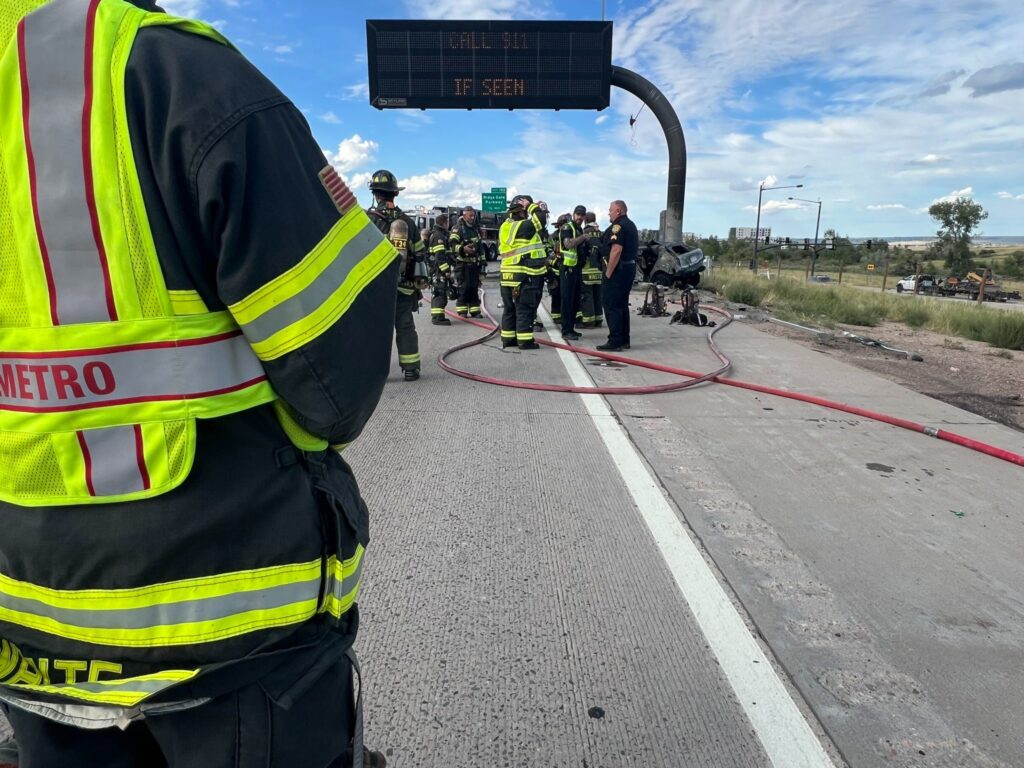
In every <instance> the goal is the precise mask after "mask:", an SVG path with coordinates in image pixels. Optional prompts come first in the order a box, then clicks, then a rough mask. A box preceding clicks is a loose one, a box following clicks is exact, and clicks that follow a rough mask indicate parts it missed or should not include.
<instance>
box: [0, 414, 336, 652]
mask: <svg viewBox="0 0 1024 768" xmlns="http://www.w3.org/2000/svg"><path fill="white" fill-rule="evenodd" d="M129 429H130V427H129ZM346 581H348V580H347V579H346ZM353 586H355V585H353ZM241 588H242V587H241V586H239V589H241ZM319 594H320V576H319V574H318V575H317V576H316V577H315V578H311V579H307V580H306V581H300V582H295V583H292V584H282V585H280V586H276V587H267V588H266V589H260V590H253V591H248V592H233V593H230V594H227V595H221V596H218V597H207V598H200V599H198V600H183V601H180V602H176V603H167V604H165V605H149V606H146V607H142V608H125V609H123V610H94V609H88V610H74V609H71V608H59V607H56V606H53V605H47V604H46V603H43V602H40V601H38V600H32V599H30V598H26V597H15V596H13V595H9V594H6V593H4V592H3V591H0V608H6V609H9V610H12V611H18V612H19V613H26V614H29V615H30V616H42V617H44V618H47V619H53V620H54V621H59V622H60V623H61V624H65V625H67V626H71V627H80V628H82V629H147V628H150V627H155V628H157V629H158V630H160V632H161V633H163V632H164V631H165V629H166V628H167V627H173V626H178V625H181V624H190V623H194V622H202V621H216V620H218V619H226V618H229V617H231V616H238V615H239V614H243V613H247V612H249V611H264V610H274V609H278V608H284V607H286V606H289V605H294V604H296V603H303V602H311V603H314V605H312V607H311V608H310V610H309V613H310V614H312V613H313V611H315V610H316V606H315V601H316V599H317V596H318V595H319ZM183 631H185V632H189V633H191V632H194V629H193V628H188V627H186V628H185V629H184V630H183ZM171 634H173V632H172V633H171Z"/></svg>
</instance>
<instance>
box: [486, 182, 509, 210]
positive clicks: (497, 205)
mask: <svg viewBox="0 0 1024 768" xmlns="http://www.w3.org/2000/svg"><path fill="white" fill-rule="evenodd" d="M505 193H506V189H505V187H491V191H490V192H484V193H483V194H481V195H480V203H481V204H480V209H481V210H483V211H488V212H490V213H504V212H505V210H506V209H507V208H508V201H507V200H506V199H505Z"/></svg>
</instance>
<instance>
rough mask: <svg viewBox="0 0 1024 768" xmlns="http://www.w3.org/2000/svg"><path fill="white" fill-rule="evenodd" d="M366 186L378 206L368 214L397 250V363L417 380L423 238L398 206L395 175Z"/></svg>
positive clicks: (376, 177)
mask: <svg viewBox="0 0 1024 768" xmlns="http://www.w3.org/2000/svg"><path fill="white" fill-rule="evenodd" d="M367 186H369V188H370V191H371V192H373V199H374V202H375V203H376V205H375V206H374V207H373V208H370V209H369V210H367V213H369V214H370V219H371V220H372V221H373V223H374V224H376V225H377V229H379V230H380V231H381V232H383V233H384V236H385V237H386V238H388V240H390V241H391V244H392V245H393V246H395V250H396V251H398V256H399V267H398V275H399V277H398V301H397V303H396V304H395V346H397V347H398V364H399V366H401V368H402V371H403V373H404V375H405V380H406V381H416V380H417V379H418V378H419V377H420V340H419V336H418V335H417V334H416V322H415V320H413V317H412V314H413V312H418V311H419V308H420V299H421V298H423V294H422V293H421V290H422V289H423V288H426V287H427V271H426V264H425V263H424V247H423V237H422V236H421V235H420V230H419V228H418V227H417V226H416V223H415V222H414V221H413V220H412V219H410V218H409V217H408V216H406V215H405V213H403V212H402V209H401V208H399V207H398V206H397V205H395V198H396V197H398V193H399V192H400V191H401V190H403V189H404V187H400V186H398V179H397V178H395V174H393V173H392V172H391V171H387V170H383V169H381V170H379V171H377V172H375V173H374V174H373V178H371V179H370V182H369V184H368V185H367Z"/></svg>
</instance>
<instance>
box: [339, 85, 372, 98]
mask: <svg viewBox="0 0 1024 768" xmlns="http://www.w3.org/2000/svg"><path fill="white" fill-rule="evenodd" d="M341 98H342V99H344V100H345V101H354V100H356V99H368V98H370V84H369V83H367V82H366V81H363V82H361V83H352V85H346V86H345V93H344V94H343V95H342V97H341Z"/></svg>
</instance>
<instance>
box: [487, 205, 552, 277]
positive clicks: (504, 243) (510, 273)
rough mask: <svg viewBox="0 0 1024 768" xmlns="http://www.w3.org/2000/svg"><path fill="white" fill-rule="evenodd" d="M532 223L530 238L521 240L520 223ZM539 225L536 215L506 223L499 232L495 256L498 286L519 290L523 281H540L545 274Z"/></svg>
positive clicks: (545, 257) (545, 263) (545, 256)
mask: <svg viewBox="0 0 1024 768" xmlns="http://www.w3.org/2000/svg"><path fill="white" fill-rule="evenodd" d="M527 221H531V222H533V235H531V236H530V237H520V236H519V234H518V233H519V230H520V229H521V228H522V225H523V223H525V222H527ZM541 229H542V227H541V224H540V221H539V220H538V219H537V217H536V216H535V215H533V216H531V217H530V218H529V219H517V220H513V219H506V220H505V221H504V222H502V224H501V228H500V229H499V230H498V255H499V256H500V257H501V284H502V285H504V286H506V287H515V286H518V285H519V284H520V283H521V282H522V281H523V279H524V278H525V277H531V276H533V277H536V276H540V277H543V276H544V274H545V273H546V272H547V251H546V250H545V248H544V242H543V241H542V240H541V236H540V232H541Z"/></svg>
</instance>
